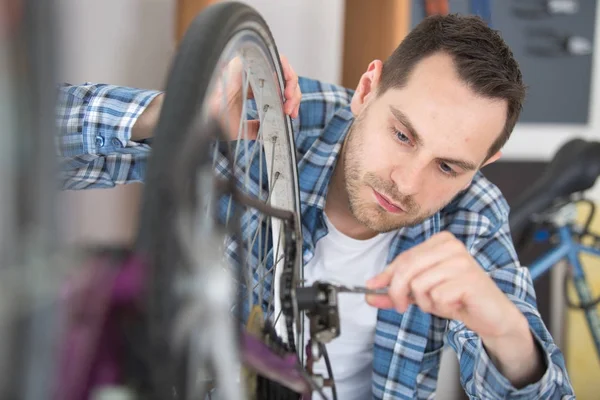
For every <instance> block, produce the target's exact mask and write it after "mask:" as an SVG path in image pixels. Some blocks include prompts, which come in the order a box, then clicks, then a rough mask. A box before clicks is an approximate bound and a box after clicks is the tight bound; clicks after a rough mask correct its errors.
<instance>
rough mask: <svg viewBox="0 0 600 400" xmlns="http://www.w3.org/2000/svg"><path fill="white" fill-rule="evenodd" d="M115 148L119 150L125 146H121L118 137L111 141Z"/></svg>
mask: <svg viewBox="0 0 600 400" xmlns="http://www.w3.org/2000/svg"><path fill="white" fill-rule="evenodd" d="M110 142H111V143H112V145H113V146H115V147H117V148H119V147H123V145H122V144H121V141H120V140H119V139H117V138H116V137H114V138H112V139H111V141H110Z"/></svg>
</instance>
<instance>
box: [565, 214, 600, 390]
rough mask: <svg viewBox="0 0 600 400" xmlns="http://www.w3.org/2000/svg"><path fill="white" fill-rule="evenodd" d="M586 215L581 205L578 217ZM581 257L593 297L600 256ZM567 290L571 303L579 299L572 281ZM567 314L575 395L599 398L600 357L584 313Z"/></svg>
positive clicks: (598, 287) (599, 286) (595, 226)
mask: <svg viewBox="0 0 600 400" xmlns="http://www.w3.org/2000/svg"><path fill="white" fill-rule="evenodd" d="M596 207H597V211H596V215H595V216H594V220H593V221H592V224H591V226H590V231H591V232H594V233H596V234H599V235H600V204H598V205H596ZM588 215H589V206H588V205H585V204H582V205H581V206H580V207H579V208H578V219H579V220H580V221H581V222H583V221H585V219H586V218H587V216H588ZM580 260H581V263H582V265H583V268H584V270H585V274H586V277H587V279H588V281H589V284H590V286H591V289H592V296H593V297H594V298H595V297H597V296H598V295H600V257H595V256H592V255H582V256H581V259H580ZM568 293H569V296H570V299H571V300H572V301H573V302H578V301H577V297H576V293H575V289H574V287H573V285H572V284H570V285H569V287H568ZM566 314H567V315H566V321H565V322H566V328H567V329H566V341H565V353H566V357H567V360H566V361H567V370H568V371H569V376H570V377H571V381H572V383H573V386H574V389H575V395H576V396H577V398H578V399H581V400H588V399H590V400H595V399H600V359H599V357H598V354H597V352H596V348H595V346H594V343H593V340H592V335H591V333H590V329H589V327H588V325H587V322H586V319H585V315H584V313H583V311H580V310H575V309H567V313H566Z"/></svg>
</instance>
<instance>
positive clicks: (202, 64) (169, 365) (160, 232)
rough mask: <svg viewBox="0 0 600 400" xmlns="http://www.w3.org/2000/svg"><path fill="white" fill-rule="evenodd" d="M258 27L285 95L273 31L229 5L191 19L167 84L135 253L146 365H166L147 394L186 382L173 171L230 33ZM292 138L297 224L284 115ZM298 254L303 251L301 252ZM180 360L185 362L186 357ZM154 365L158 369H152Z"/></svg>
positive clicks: (165, 393)
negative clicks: (175, 278) (180, 351)
mask: <svg viewBox="0 0 600 400" xmlns="http://www.w3.org/2000/svg"><path fill="white" fill-rule="evenodd" d="M253 27H254V28H256V27H258V29H255V30H257V32H256V33H257V34H258V35H259V36H260V37H261V39H262V40H263V41H264V44H266V46H267V48H268V49H269V50H270V52H271V57H270V62H271V63H273V65H272V67H273V68H274V70H275V71H276V72H277V80H278V82H279V86H280V88H279V89H280V93H283V88H284V85H283V82H284V80H283V74H282V66H281V63H280V58H279V54H278V52H277V49H276V46H275V44H274V40H273V37H272V35H271V33H270V30H269V28H268V26H267V24H266V23H265V21H264V20H263V19H262V17H261V16H260V15H259V14H258V13H257V12H256V11H255V10H254V9H253V8H251V7H249V6H247V5H245V4H241V3H236V2H225V3H219V4H215V5H212V6H210V7H208V8H207V9H205V10H204V11H203V12H202V13H201V14H199V15H198V16H197V18H196V19H195V20H194V21H193V22H192V24H191V25H190V27H189V29H188V31H187V32H186V35H185V36H184V38H183V40H182V42H181V45H180V47H179V48H178V50H177V54H176V57H175V59H174V62H173V64H172V66H171V70H170V72H169V76H168V79H167V84H166V93H165V98H164V102H163V107H162V111H161V115H160V119H159V123H158V125H157V128H156V130H155V135H154V138H153V144H152V146H153V152H152V154H151V156H150V159H149V163H148V169H147V174H146V180H145V182H146V185H145V192H144V197H143V200H142V211H141V215H140V222H139V230H138V239H137V243H136V251H137V252H138V253H139V254H142V255H143V256H144V257H145V260H146V262H147V263H148V266H149V271H150V273H149V276H148V277H147V279H148V289H147V293H146V307H147V310H146V315H145V318H146V321H145V324H146V326H147V328H148V332H147V336H146V340H147V344H148V346H149V348H150V349H151V354H150V355H149V356H148V360H147V361H148V362H149V363H151V364H152V365H158V366H160V368H158V369H156V368H150V371H149V374H150V375H149V379H150V380H151V382H152V383H151V384H150V386H151V387H147V391H148V393H151V395H152V397H153V398H160V399H166V398H169V397H171V396H173V393H172V391H171V390H170V389H171V388H172V387H176V388H179V389H178V391H179V392H180V393H181V392H182V391H183V388H184V387H185V382H182V379H184V378H182V377H181V376H177V371H178V368H180V365H179V366H178V365H177V361H175V360H174V358H173V354H172V353H171V349H170V347H169V340H170V339H169V335H170V334H171V331H170V328H171V326H172V323H173V315H174V314H175V312H176V307H177V305H176V304H175V302H174V300H173V298H172V287H171V285H172V282H171V277H172V275H173V271H172V270H169V269H170V268H171V267H173V266H176V265H177V264H178V262H179V261H180V260H181V257H182V255H181V248H180V247H179V244H178V243H177V242H176V241H175V240H174V239H173V238H174V237H175V235H174V229H175V227H174V220H175V218H176V214H177V205H176V203H175V198H174V196H173V192H174V191H176V190H178V188H177V187H176V186H174V181H173V177H174V176H176V175H177V174H174V168H176V167H175V166H176V165H178V164H177V162H176V161H177V159H178V157H179V154H180V152H181V150H182V149H183V146H185V143H186V140H187V136H188V135H189V134H190V133H189V132H190V127H191V126H192V124H193V121H194V116H195V115H196V114H197V112H198V110H199V108H200V106H201V104H202V102H203V101H204V99H205V98H206V96H207V88H208V85H209V83H210V81H211V79H212V78H213V73H214V71H215V69H216V68H217V66H218V62H219V60H220V57H221V55H222V52H223V51H224V49H225V48H226V46H227V45H228V43H229V42H230V41H231V40H232V38H233V37H234V36H235V35H236V34H237V33H239V32H240V31H241V30H243V29H254V28H253ZM284 130H285V132H282V134H283V135H285V136H286V138H287V139H286V140H287V142H288V144H289V146H290V147H291V152H290V157H291V165H292V167H293V172H292V175H293V180H294V185H295V188H296V193H295V196H294V199H293V202H294V204H295V207H294V209H295V212H296V214H297V218H298V221H299V210H300V208H299V204H300V201H299V194H298V190H297V187H298V178H297V175H298V173H297V163H296V160H295V154H296V153H295V147H294V138H293V136H292V129H291V122H290V119H289V117H285V129H284ZM297 253H298V254H299V255H300V254H301V252H297ZM180 362H181V361H180ZM152 370H154V371H152Z"/></svg>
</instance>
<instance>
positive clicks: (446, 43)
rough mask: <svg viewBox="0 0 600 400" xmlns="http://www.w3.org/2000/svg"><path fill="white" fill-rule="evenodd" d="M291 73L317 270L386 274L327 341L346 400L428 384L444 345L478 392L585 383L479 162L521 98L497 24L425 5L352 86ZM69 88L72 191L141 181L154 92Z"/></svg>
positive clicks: (331, 274)
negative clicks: (540, 304) (428, 11)
mask: <svg viewBox="0 0 600 400" xmlns="http://www.w3.org/2000/svg"><path fill="white" fill-rule="evenodd" d="M286 71H287V72H286V75H287V78H288V82H287V84H286V92H285V96H286V98H287V99H288V102H287V106H286V110H285V111H286V112H287V113H288V114H290V115H292V116H293V117H298V118H297V119H296V120H295V122H294V123H295V128H296V134H297V139H296V146H297V150H298V153H299V175H300V176H299V179H300V189H301V201H302V221H303V230H304V232H305V237H304V246H303V249H304V253H303V256H304V262H305V266H304V270H305V275H306V277H307V279H308V280H309V281H313V280H315V279H322V280H337V281H343V282H344V283H349V284H361V283H362V284H364V283H365V282H366V281H368V285H369V286H370V287H372V288H380V287H389V295H386V296H370V297H368V298H367V299H365V298H362V297H360V296H356V295H354V296H353V297H352V298H350V297H346V298H343V299H342V298H341V299H340V312H341V318H342V322H341V323H342V335H341V336H340V337H339V338H338V339H337V340H335V341H334V342H332V343H331V344H330V345H329V346H328V352H329V354H330V357H331V358H332V364H333V368H334V376H335V378H336V382H337V384H338V396H339V398H340V399H344V400H346V399H364V398H371V397H374V398H377V399H384V398H385V399H396V398H398V399H400V398H401V399H404V398H419V399H424V398H430V397H431V396H432V393H433V392H434V391H435V387H436V382H437V375H438V369H439V362H440V357H441V349H442V347H443V346H444V344H445V343H447V344H448V345H450V346H451V347H452V348H453V349H454V350H455V351H456V353H457V354H458V356H459V360H460V370H461V382H462V384H463V387H464V389H465V391H466V392H467V394H468V395H469V396H470V397H471V398H484V399H502V398H524V399H539V398H544V399H546V398H571V397H573V390H572V388H571V384H570V381H569V378H568V375H567V372H566V370H565V363H564V358H563V356H562V354H561V352H560V351H559V349H558V348H557V347H556V345H555V344H554V343H553V340H552V338H551V336H550V334H549V333H548V331H547V329H546V327H545V326H544V324H543V322H542V320H541V318H540V315H539V313H538V311H537V309H536V304H535V294H534V290H533V285H532V283H531V278H530V275H529V273H528V271H527V269H526V268H524V267H522V266H520V264H519V262H518V259H517V256H516V254H515V250H514V248H513V244H512V241H511V237H510V232H509V228H508V224H507V220H508V212H509V210H508V206H507V204H506V201H505V200H504V198H503V197H502V195H501V193H500V191H499V190H498V189H497V188H496V187H495V186H494V185H492V184H491V183H490V182H489V181H487V180H486V179H485V178H484V176H483V175H482V174H481V173H480V172H479V169H480V168H481V167H483V166H484V165H487V164H489V163H492V162H494V161H496V160H497V159H499V158H500V155H501V153H500V150H501V148H502V146H503V145H504V143H505V142H506V140H507V139H508V138H509V136H510V134H511V132H512V130H513V128H514V126H515V124H516V122H517V120H518V117H519V113H520V110H521V105H522V102H523V99H524V92H525V90H524V86H523V83H522V78H521V73H520V71H519V68H518V65H517V63H516V62H515V60H514V59H513V56H512V53H511V51H510V49H509V48H508V47H507V46H506V44H505V43H504V42H503V40H502V39H501V38H500V36H498V35H497V34H496V33H495V32H493V31H492V30H490V29H489V28H488V27H487V26H486V25H485V24H484V23H483V22H482V21H481V20H479V19H477V18H474V17H460V16H455V15H449V16H436V17H430V18H428V19H426V20H424V21H423V22H422V23H420V24H419V25H418V26H417V27H416V28H415V29H414V30H413V31H412V32H411V33H410V34H409V35H408V36H407V37H406V39H405V40H404V41H403V42H402V43H401V44H400V46H399V47H398V48H397V49H396V50H395V51H394V53H393V54H392V55H391V56H390V58H389V59H388V60H387V61H386V62H385V63H382V62H381V61H378V60H375V61H373V62H372V63H371V64H370V65H369V66H368V69H367V71H366V72H365V73H364V74H363V75H362V77H361V78H360V81H359V82H358V84H357V87H356V90H355V91H351V90H347V89H344V88H341V87H338V86H335V85H328V84H324V83H321V82H317V81H313V80H309V79H304V78H303V79H300V80H299V84H298V86H299V88H300V89H301V91H302V94H303V96H304V100H303V101H302V102H301V103H300V105H299V108H298V105H297V101H298V93H297V89H296V86H297V85H296V80H295V75H294V74H293V71H292V70H291V68H290V67H289V66H287V64H286ZM65 94H66V96H65V97H64V99H63V100H64V106H63V107H62V108H61V109H60V111H61V112H62V114H61V115H62V118H59V123H60V125H61V127H62V132H63V135H62V136H61V138H62V141H61V143H62V146H61V151H62V153H61V154H62V156H63V161H64V165H65V171H66V177H67V179H66V181H65V187H68V188H83V187H102V186H112V185H114V184H118V183H125V182H130V181H135V180H143V176H144V167H145V165H144V164H145V159H146V157H147V154H148V152H149V147H148V146H147V145H145V144H143V143H138V142H137V140H138V139H143V138H145V137H147V136H148V132H151V128H152V126H153V125H154V123H155V122H156V118H157V115H158V114H157V112H158V110H159V108H160V101H161V100H160V99H161V97H160V96H159V94H158V93H157V92H150V91H142V90H138V89H130V88H117V87H112V86H105V85H89V86H82V87H67V88H65ZM149 103H151V104H152V105H151V106H150V107H148V104H149ZM323 155H326V156H323ZM306 233H308V234H306Z"/></svg>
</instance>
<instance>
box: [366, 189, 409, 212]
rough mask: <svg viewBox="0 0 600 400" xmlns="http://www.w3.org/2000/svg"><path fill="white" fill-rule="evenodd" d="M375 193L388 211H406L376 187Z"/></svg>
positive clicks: (378, 200) (380, 203) (376, 197)
mask: <svg viewBox="0 0 600 400" xmlns="http://www.w3.org/2000/svg"><path fill="white" fill-rule="evenodd" d="M373 194H374V195H375V199H377V202H378V203H379V205H380V206H381V207H383V208H384V209H385V210H386V211H389V212H391V213H394V214H399V213H402V212H404V210H403V209H402V208H401V207H400V206H397V205H396V204H394V203H392V201H391V200H389V199H388V198H387V197H385V196H384V195H382V194H381V193H379V192H378V191H376V190H375V189H373Z"/></svg>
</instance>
